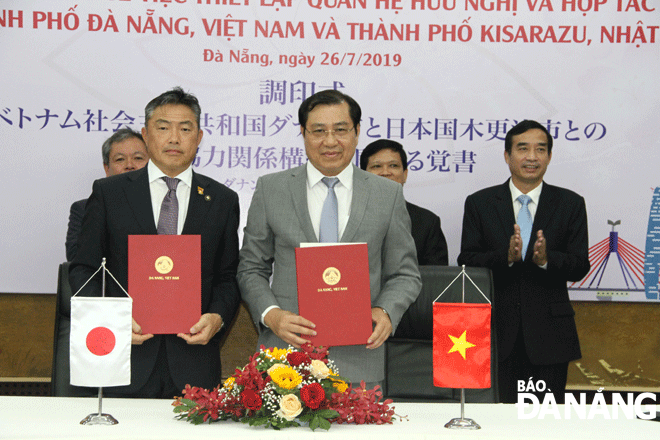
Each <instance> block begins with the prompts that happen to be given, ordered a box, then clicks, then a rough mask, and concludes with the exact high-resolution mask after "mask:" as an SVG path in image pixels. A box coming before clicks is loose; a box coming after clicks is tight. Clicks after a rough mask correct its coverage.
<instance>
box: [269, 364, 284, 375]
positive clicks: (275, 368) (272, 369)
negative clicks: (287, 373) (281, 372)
mask: <svg viewBox="0 0 660 440" xmlns="http://www.w3.org/2000/svg"><path fill="white" fill-rule="evenodd" d="M282 367H284V364H273V365H272V366H271V367H270V368H269V369H268V371H267V373H268V375H270V374H271V373H272V372H273V371H275V370H277V369H278V368H282Z"/></svg>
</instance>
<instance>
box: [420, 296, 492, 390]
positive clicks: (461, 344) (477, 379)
mask: <svg viewBox="0 0 660 440" xmlns="http://www.w3.org/2000/svg"><path fill="white" fill-rule="evenodd" d="M490 315H491V306H490V304H475V303H434V304H433V384H434V385H435V386H436V387H443V388H490Z"/></svg>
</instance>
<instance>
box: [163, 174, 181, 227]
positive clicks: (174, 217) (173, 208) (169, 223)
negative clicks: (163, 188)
mask: <svg viewBox="0 0 660 440" xmlns="http://www.w3.org/2000/svg"><path fill="white" fill-rule="evenodd" d="M163 179H164V180H165V183H166V184H167V188H168V189H169V191H167V194H166V195H165V198H164V199H163V204H162V205H160V216H159V217H158V234H165V235H176V233H177V228H176V227H177V221H178V220H179V201H178V200H177V198H176V187H177V185H178V184H179V179H176V178H174V177H163Z"/></svg>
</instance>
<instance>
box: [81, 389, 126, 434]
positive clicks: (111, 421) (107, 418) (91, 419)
mask: <svg viewBox="0 0 660 440" xmlns="http://www.w3.org/2000/svg"><path fill="white" fill-rule="evenodd" d="M102 409H103V387H99V412H97V413H96V414H90V415H88V416H87V417H85V418H84V419H82V420H81V421H80V424H81V425H116V424H117V423H119V422H118V421H117V419H115V418H114V417H112V416H111V415H110V414H105V413H103V411H102Z"/></svg>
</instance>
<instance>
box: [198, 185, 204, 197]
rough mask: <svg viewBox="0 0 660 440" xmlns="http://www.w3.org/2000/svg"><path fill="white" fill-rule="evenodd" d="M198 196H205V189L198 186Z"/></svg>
mask: <svg viewBox="0 0 660 440" xmlns="http://www.w3.org/2000/svg"><path fill="white" fill-rule="evenodd" d="M197 194H199V195H204V188H202V187H201V186H198V187H197Z"/></svg>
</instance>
